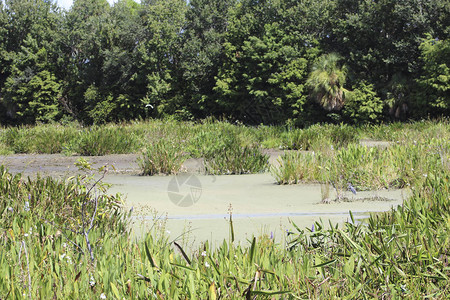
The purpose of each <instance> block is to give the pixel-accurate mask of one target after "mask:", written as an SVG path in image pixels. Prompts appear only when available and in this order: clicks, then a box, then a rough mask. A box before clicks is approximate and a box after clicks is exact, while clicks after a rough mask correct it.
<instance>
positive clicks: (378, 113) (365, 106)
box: [342, 82, 384, 124]
mask: <svg viewBox="0 0 450 300" xmlns="http://www.w3.org/2000/svg"><path fill="white" fill-rule="evenodd" d="M383 106H384V104H383V101H382V100H381V98H380V97H377V95H376V92H375V91H374V88H373V85H371V84H367V83H365V82H361V83H360V84H359V85H358V86H357V87H356V88H354V89H353V91H351V92H350V94H349V97H348V98H347V101H346V103H345V106H344V109H343V112H342V113H343V115H344V116H345V117H346V118H348V119H349V120H350V121H351V122H352V123H354V124H361V123H368V122H378V121H380V120H381V119H382V113H383Z"/></svg>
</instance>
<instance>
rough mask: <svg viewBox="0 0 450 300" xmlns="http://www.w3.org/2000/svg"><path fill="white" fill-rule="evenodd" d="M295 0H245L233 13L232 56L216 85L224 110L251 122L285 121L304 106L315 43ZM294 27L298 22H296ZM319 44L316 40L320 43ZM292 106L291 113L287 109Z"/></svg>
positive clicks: (229, 52)
mask: <svg viewBox="0 0 450 300" xmlns="http://www.w3.org/2000/svg"><path fill="white" fill-rule="evenodd" d="M289 8H290V9H291V12H292V13H295V12H296V11H295V4H294V3H283V2H280V1H276V2H274V3H273V5H272V4H271V5H268V3H267V2H265V1H262V2H258V3H257V4H255V3H254V2H253V1H243V2H242V3H241V4H240V5H237V6H236V7H235V8H234V9H233V11H232V13H231V16H230V24H229V30H228V32H227V41H226V42H225V44H224V52H225V55H226V60H225V62H224V65H223V67H222V68H221V69H220V70H219V75H218V77H217V80H216V86H215V88H214V90H215V91H216V92H217V93H218V94H219V95H220V98H219V100H218V104H219V105H220V107H221V111H224V112H226V114H227V115H230V116H232V117H233V118H234V119H238V120H240V121H243V122H245V123H250V124H260V123H266V124H267V123H280V122H283V121H285V120H287V119H288V118H289V117H292V116H297V115H298V114H299V113H300V112H302V111H303V104H304V103H305V101H306V94H307V93H306V91H305V81H306V73H307V69H308V59H307V58H310V57H314V55H315V53H316V52H317V49H316V48H310V47H309V46H313V45H314V44H313V43H311V44H308V45H305V40H304V39H303V36H293V35H290V34H289V32H290V30H296V31H301V30H299V27H300V26H301V25H300V24H298V23H294V24H292V23H290V22H285V20H286V19H288V20H289V21H292V22H298V21H295V20H294V18H292V17H293V16H291V15H288V14H287V13H286V10H287V9H289ZM291 26H292V27H294V28H295V29H294V28H291ZM314 46H315V45H314ZM286 112H288V113H286Z"/></svg>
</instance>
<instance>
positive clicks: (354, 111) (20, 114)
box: [0, 0, 450, 126]
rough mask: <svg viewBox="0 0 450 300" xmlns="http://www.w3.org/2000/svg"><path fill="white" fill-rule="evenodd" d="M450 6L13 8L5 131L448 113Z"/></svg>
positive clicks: (240, 2) (2, 100)
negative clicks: (9, 127) (27, 126)
mask: <svg viewBox="0 0 450 300" xmlns="http://www.w3.org/2000/svg"><path fill="white" fill-rule="evenodd" d="M449 35H450V3H449V2H448V1H446V0H430V1H424V0H403V1H398V0H376V1H373V0H304V1H296V0H258V1H257V0H191V1H188V3H187V2H185V1H184V0H164V1H163V0H142V1H141V3H136V2H134V1H133V0H119V1H118V2H117V3H115V4H114V5H113V6H110V5H109V4H108V2H107V1H106V0H75V1H74V3H73V6H72V7H71V9H70V10H68V11H65V10H62V9H61V8H59V7H58V6H57V5H56V4H55V3H54V2H53V1H51V0H0V122H1V123H2V124H20V123H35V122H51V121H59V120H78V121H80V122H83V123H102V122H109V121H119V120H130V119H135V118H140V117H143V118H145V117H150V116H151V117H162V116H174V117H176V118H180V119H195V118H204V117H207V116H216V117H225V118H228V119H231V120H238V121H242V122H244V123H249V124H259V123H266V124H275V123H284V122H286V121H288V120H291V121H290V122H294V123H295V124H297V125H300V126H302V125H307V124H310V123H313V122H318V121H334V122H341V121H345V122H353V123H359V122H379V121H386V120H406V119H410V118H413V119H417V118H424V117H436V116H441V115H449V112H450V39H449Z"/></svg>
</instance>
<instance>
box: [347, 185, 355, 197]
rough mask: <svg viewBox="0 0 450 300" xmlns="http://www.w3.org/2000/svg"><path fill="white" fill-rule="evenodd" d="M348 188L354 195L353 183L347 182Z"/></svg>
mask: <svg viewBox="0 0 450 300" xmlns="http://www.w3.org/2000/svg"><path fill="white" fill-rule="evenodd" d="M348 188H349V189H350V191H352V193H353V194H355V195H356V189H355V188H354V187H353V185H352V184H351V183H350V182H349V183H348Z"/></svg>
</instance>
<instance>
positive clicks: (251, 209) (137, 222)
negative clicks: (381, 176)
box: [105, 173, 407, 245]
mask: <svg viewBox="0 0 450 300" xmlns="http://www.w3.org/2000/svg"><path fill="white" fill-rule="evenodd" d="M105 181H106V182H109V183H111V184H113V186H112V188H111V189H110V191H111V192H114V193H116V192H120V193H123V194H124V195H126V207H127V209H131V208H133V228H134V229H135V233H136V234H138V235H139V234H141V233H143V232H146V231H148V230H149V228H150V227H151V226H159V227H160V228H161V230H163V231H165V232H166V233H167V234H168V235H169V240H171V241H172V240H178V241H182V242H183V243H185V244H188V245H198V244H200V243H201V242H202V241H204V240H206V239H208V240H209V242H210V243H213V245H214V244H215V245H217V244H218V243H221V242H222V241H223V240H224V239H227V240H228V239H229V236H230V224H229V214H230V212H231V213H232V218H233V228H234V233H235V239H236V241H237V242H245V241H246V240H247V239H250V238H251V237H252V236H253V235H256V236H258V235H262V234H267V235H269V236H271V235H273V236H274V238H275V239H276V240H277V241H279V242H283V240H284V238H285V236H286V230H293V228H294V227H293V225H291V224H290V221H292V222H294V223H295V224H296V225H297V226H299V227H300V228H305V227H308V228H311V226H312V224H313V223H314V222H315V221H319V220H322V221H323V223H324V224H326V225H327V227H328V221H331V222H332V223H333V224H336V223H342V222H344V221H347V220H349V219H350V218H349V211H352V213H353V215H354V217H355V219H361V218H365V217H367V216H368V214H369V212H379V211H386V210H389V209H390V208H391V207H393V206H394V207H395V206H397V205H401V203H402V202H403V199H404V198H406V196H407V195H406V194H405V193H406V192H405V191H404V190H381V191H373V192H358V193H357V194H356V195H353V194H352V193H346V195H345V196H347V197H348V202H340V203H334V202H332V203H330V204H322V203H320V202H321V188H320V185H319V184H300V185H276V184H275V183H274V179H273V177H272V176H271V175H270V174H268V173H264V174H251V175H223V176H207V175H199V174H181V175H178V176H151V177H144V176H137V175H110V176H107V177H106V179H105ZM374 197H376V198H375V199H379V200H380V201H375V200H368V199H370V198H374Z"/></svg>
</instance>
